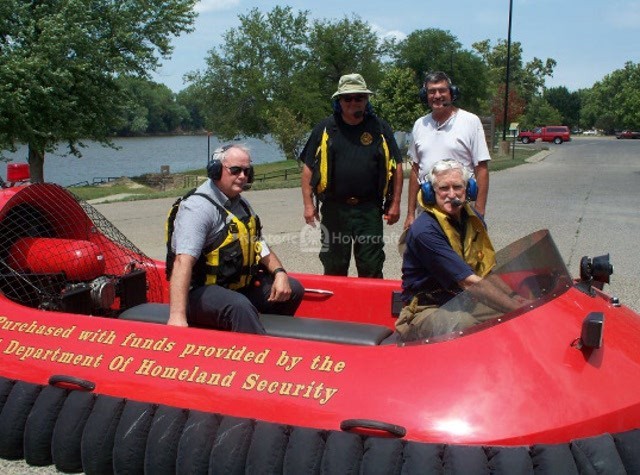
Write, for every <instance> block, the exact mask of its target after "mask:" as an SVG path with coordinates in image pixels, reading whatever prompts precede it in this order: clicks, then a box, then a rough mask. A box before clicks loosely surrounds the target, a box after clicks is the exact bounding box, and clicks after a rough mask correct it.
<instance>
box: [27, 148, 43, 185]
mask: <svg viewBox="0 0 640 475" xmlns="http://www.w3.org/2000/svg"><path fill="white" fill-rule="evenodd" d="M29 174H30V175H31V183H43V182H44V150H42V149H40V148H38V147H37V146H36V145H32V144H29Z"/></svg>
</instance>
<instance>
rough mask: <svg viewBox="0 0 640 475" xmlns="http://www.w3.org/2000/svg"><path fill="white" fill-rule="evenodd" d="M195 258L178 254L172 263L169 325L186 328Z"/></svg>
mask: <svg viewBox="0 0 640 475" xmlns="http://www.w3.org/2000/svg"><path fill="white" fill-rule="evenodd" d="M195 263H196V258H195V257H193V256H190V255H188V254H178V255H177V256H176V259H175V261H174V262H173V271H172V272H171V281H170V288H169V321H168V322H167V323H168V324H169V325H174V326H177V327H187V326H189V324H188V323H187V303H188V300H189V287H190V286H191V273H192V271H193V266H194V265H195Z"/></svg>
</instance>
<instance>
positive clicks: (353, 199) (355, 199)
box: [327, 196, 377, 206]
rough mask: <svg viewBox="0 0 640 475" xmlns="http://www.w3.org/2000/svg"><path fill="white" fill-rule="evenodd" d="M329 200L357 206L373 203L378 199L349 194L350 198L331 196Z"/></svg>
mask: <svg viewBox="0 0 640 475" xmlns="http://www.w3.org/2000/svg"><path fill="white" fill-rule="evenodd" d="M327 201H330V202H332V203H343V204H346V205H349V206H356V205H360V204H363V203H372V202H374V201H377V199H376V198H360V197H358V196H349V197H348V198H329V199H327Z"/></svg>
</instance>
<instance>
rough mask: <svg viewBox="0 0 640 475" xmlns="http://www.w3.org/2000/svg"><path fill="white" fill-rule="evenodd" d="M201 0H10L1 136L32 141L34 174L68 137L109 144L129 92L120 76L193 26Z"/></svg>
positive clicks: (133, 72)
mask: <svg viewBox="0 0 640 475" xmlns="http://www.w3.org/2000/svg"><path fill="white" fill-rule="evenodd" d="M195 1H196V0H131V1H128V2H113V1H111V0H57V1H50V2H42V1H37V0H32V1H21V0H4V1H3V6H2V8H3V9H4V10H3V11H4V12H5V13H6V12H10V15H7V16H5V15H3V16H2V18H3V19H8V18H10V19H11V20H10V21H8V20H4V21H3V23H2V26H3V28H2V30H1V31H2V33H1V34H2V37H1V38H0V117H2V119H0V144H1V145H2V148H3V149H11V150H14V149H15V146H16V144H18V143H27V144H28V146H29V164H30V167H31V179H32V181H34V182H39V181H44V158H45V153H46V152H50V151H52V150H53V149H55V148H56V146H57V144H58V143H59V142H65V143H66V144H67V146H68V149H69V152H70V153H71V154H74V155H80V150H79V147H82V146H83V144H82V140H84V139H88V140H96V141H99V142H101V143H105V144H109V143H110V142H109V133H110V131H111V130H112V129H114V128H115V127H117V126H118V125H121V123H122V122H121V120H122V117H123V113H124V108H125V106H126V99H127V98H126V94H125V92H124V91H123V89H122V87H121V85H119V84H118V82H117V81H116V79H117V78H118V77H126V76H140V77H145V76H146V74H147V72H148V71H151V70H153V69H155V68H156V67H157V66H158V65H159V58H160V57H165V58H166V57H168V56H169V54H170V53H171V51H172V46H171V44H170V41H171V39H172V38H173V37H174V36H176V35H180V34H181V33H183V32H186V31H190V29H191V25H192V23H193V19H194V15H195V13H194V12H193V10H192V9H193V5H194V3H195Z"/></svg>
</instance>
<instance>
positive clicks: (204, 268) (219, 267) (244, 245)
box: [166, 190, 262, 290]
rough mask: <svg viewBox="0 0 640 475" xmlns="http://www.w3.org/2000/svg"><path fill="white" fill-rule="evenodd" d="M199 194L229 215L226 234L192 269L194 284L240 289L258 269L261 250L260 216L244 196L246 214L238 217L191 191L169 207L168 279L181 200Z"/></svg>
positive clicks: (206, 251)
mask: <svg viewBox="0 0 640 475" xmlns="http://www.w3.org/2000/svg"><path fill="white" fill-rule="evenodd" d="M192 195H197V196H202V197H204V198H206V199H207V200H208V201H209V202H210V203H211V204H213V205H214V206H215V207H216V208H218V211H219V212H220V214H221V215H222V216H226V219H225V230H226V236H225V238H224V240H223V241H222V243H220V244H218V245H214V246H209V247H207V248H205V249H203V251H202V254H201V255H200V257H199V258H198V260H197V261H196V264H195V265H194V268H193V273H192V278H191V285H192V287H199V286H202V285H214V284H217V285H220V286H222V287H226V288H228V289H232V290H237V289H241V288H243V287H246V286H247V285H249V284H250V283H251V281H252V279H253V277H254V276H255V275H256V273H257V271H258V264H259V261H260V252H261V251H262V245H261V242H260V236H261V229H262V227H261V225H260V219H259V218H258V216H257V215H255V214H253V213H252V212H251V209H250V208H249V205H248V204H247V203H246V202H245V201H244V200H243V199H242V198H241V199H240V204H241V205H242V206H243V207H244V209H245V211H246V213H247V216H246V217H245V218H243V219H240V218H238V217H237V216H235V215H234V214H233V213H231V212H230V211H229V210H227V209H226V208H224V207H223V206H221V205H219V204H218V203H216V202H215V201H214V200H212V199H211V197H209V196H207V195H205V194H202V193H195V190H191V191H190V192H189V193H187V194H186V195H185V196H183V197H181V198H178V200H176V202H175V203H174V204H173V205H172V207H171V209H170V210H169V216H168V217H167V226H166V231H167V235H166V238H167V265H166V268H167V279H170V277H171V271H172V269H173V261H174V260H175V252H174V251H173V249H172V247H171V237H172V235H173V231H174V221H175V217H176V214H177V212H178V208H179V205H180V202H181V201H182V200H184V199H186V198H188V197H189V196H192Z"/></svg>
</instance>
